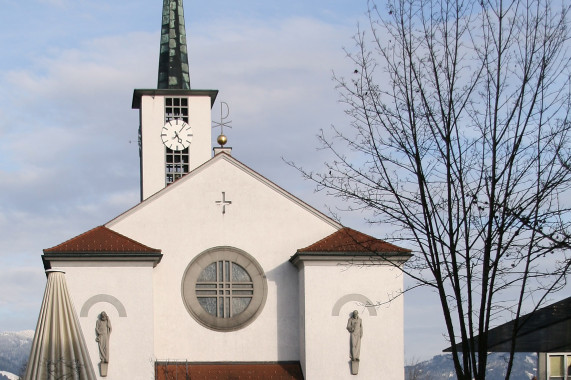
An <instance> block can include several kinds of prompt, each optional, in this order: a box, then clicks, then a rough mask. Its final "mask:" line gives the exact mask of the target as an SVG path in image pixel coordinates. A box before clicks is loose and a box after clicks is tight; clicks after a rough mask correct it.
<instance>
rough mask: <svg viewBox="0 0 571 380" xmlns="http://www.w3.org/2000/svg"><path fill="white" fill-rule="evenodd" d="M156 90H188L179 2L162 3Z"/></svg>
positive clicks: (187, 73)
mask: <svg viewBox="0 0 571 380" xmlns="http://www.w3.org/2000/svg"><path fill="white" fill-rule="evenodd" d="M157 88H178V89H186V90H188V89H190V73H189V69H188V51H187V46H186V30H185V27H184V10H183V7H182V1H179V0H165V1H164V2H163V22H162V27H161V50H160V53H159V77H158V83H157Z"/></svg>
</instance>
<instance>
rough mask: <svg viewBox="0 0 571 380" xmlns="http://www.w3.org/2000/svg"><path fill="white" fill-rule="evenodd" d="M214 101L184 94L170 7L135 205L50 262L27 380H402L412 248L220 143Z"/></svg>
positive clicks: (47, 256) (145, 105)
mask: <svg viewBox="0 0 571 380" xmlns="http://www.w3.org/2000/svg"><path fill="white" fill-rule="evenodd" d="M217 94H218V91H217V90H200V89H191V86H190V80H189V65H188V56H187V44H186V32H185V21H184V14H183V4H182V0H164V2H163V14H162V30H161V40H160V56H159V70H158V85H157V88H156V89H136V90H134V94H133V102H132V107H133V108H134V109H137V110H138V111H139V115H140V125H139V136H140V176H141V201H140V203H138V204H137V205H136V206H134V207H133V208H131V209H130V210H126V211H125V212H124V213H122V214H121V215H118V216H116V217H115V218H114V219H112V220H110V221H108V222H107V223H106V224H104V225H100V226H94V228H93V229H91V230H89V231H86V232H85V233H83V234H80V235H78V236H76V237H72V238H70V239H69V240H67V241H64V242H62V243H61V244H59V245H56V246H54V247H51V248H47V249H45V250H44V254H43V255H42V261H43V265H44V267H45V269H46V274H47V284H46V292H45V294H44V300H43V303H42V307H41V311H40V316H39V319H38V325H37V328H36V333H35V337H34V342H33V346H32V352H31V356H30V361H29V364H28V368H27V372H26V377H25V378H26V379H44V378H52V377H53V378H73V379H75V378H77V379H79V378H81V379H104V378H105V379H110V380H119V379H121V380H125V379H136V380H138V379H141V380H143V379H161V380H162V379H309V380H313V379H355V378H361V379H403V378H404V338H403V297H402V296H401V297H397V298H396V299H394V300H392V301H390V302H388V301H389V300H390V298H391V297H392V296H393V295H394V294H398V292H399V291H401V290H402V288H403V275H402V273H401V271H400V269H399V267H400V266H401V265H402V264H403V263H404V262H405V261H406V260H408V259H409V258H410V256H411V252H410V250H408V249H404V248H401V247H398V246H395V245H393V244H390V243H388V242H385V241H383V240H380V239H377V238H374V237H371V236H368V235H366V234H363V233H361V232H359V231H356V230H353V229H351V228H348V227H345V226H343V225H341V224H339V223H338V222H337V221H335V220H333V219H332V218H330V217H329V216H327V215H325V214H323V213H321V212H320V211H318V210H317V209H315V208H313V207H312V206H310V205H308V204H307V203H305V202H304V201H302V200H300V199H298V198H297V197H295V196H294V195H292V194H290V193H289V192H288V191H287V190H285V189H283V188H281V187H280V186H278V185H277V184H275V183H273V182H271V181H269V180H268V179H266V178H265V177H264V176H263V173H258V172H256V171H255V169H253V168H250V167H248V166H246V165H244V164H243V163H241V162H240V161H239V157H234V156H233V155H232V149H231V148H229V147H227V146H226V144H227V140H228V139H227V137H226V136H225V135H223V134H222V133H221V134H220V135H219V136H218V138H217V146H214V147H213V146H212V145H213V143H212V120H211V109H212V107H213V105H214V103H215V100H216V97H217ZM134 128H136V127H134ZM215 145H216V144H215ZM50 376H52V377H50ZM62 376H68V377H62Z"/></svg>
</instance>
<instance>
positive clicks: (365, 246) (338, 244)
mask: <svg viewBox="0 0 571 380" xmlns="http://www.w3.org/2000/svg"><path fill="white" fill-rule="evenodd" d="M298 252H304V253H308V252H330V253H331V252H345V253H367V254H371V253H385V254H386V253H398V254H402V253H410V252H411V250H410V249H406V248H401V247H398V246H396V245H394V244H391V243H387V242H386V241H384V240H381V239H377V238H374V237H372V236H369V235H367V234H364V233H362V232H359V231H355V230H353V229H351V228H349V227H343V228H341V229H340V230H338V231H336V232H334V233H332V234H331V235H329V236H327V237H325V238H323V239H321V240H319V241H318V242H316V243H314V244H312V245H310V246H308V247H305V248H302V249H299V250H298Z"/></svg>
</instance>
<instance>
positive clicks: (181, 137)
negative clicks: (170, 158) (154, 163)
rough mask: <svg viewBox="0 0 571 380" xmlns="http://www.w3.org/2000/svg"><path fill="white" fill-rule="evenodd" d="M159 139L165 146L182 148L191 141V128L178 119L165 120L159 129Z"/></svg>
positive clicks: (174, 148)
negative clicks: (160, 129)
mask: <svg viewBox="0 0 571 380" xmlns="http://www.w3.org/2000/svg"><path fill="white" fill-rule="evenodd" d="M161 139H162V140H163V144H165V146H166V147H167V148H169V149H172V150H177V151H178V150H183V149H184V148H188V146H189V145H190V142H191V141H192V128H191V127H190V125H188V124H187V123H185V122H184V121H182V120H180V119H176V120H171V121H167V123H166V124H165V126H164V127H163V129H162V131H161Z"/></svg>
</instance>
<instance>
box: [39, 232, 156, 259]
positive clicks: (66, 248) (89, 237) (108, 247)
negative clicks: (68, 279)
mask: <svg viewBox="0 0 571 380" xmlns="http://www.w3.org/2000/svg"><path fill="white" fill-rule="evenodd" d="M103 252H104V253H160V252H161V250H160V249H154V248H150V247H147V246H146V245H144V244H141V243H139V242H137V241H135V240H133V239H130V238H128V237H126V236H124V235H121V234H120V233H117V232H115V231H113V230H110V229H109V228H107V227H105V226H99V227H95V228H94V229H92V230H89V231H87V232H85V233H83V234H81V235H78V236H76V237H74V238H72V239H69V240H68V241H65V242H63V243H61V244H59V245H56V246H55V247H52V248H47V249H44V253H45V254H48V255H49V254H54V253H103Z"/></svg>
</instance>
